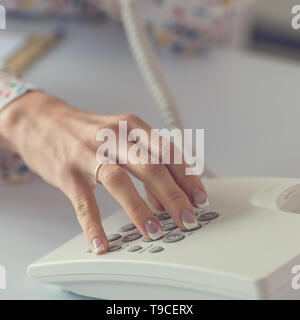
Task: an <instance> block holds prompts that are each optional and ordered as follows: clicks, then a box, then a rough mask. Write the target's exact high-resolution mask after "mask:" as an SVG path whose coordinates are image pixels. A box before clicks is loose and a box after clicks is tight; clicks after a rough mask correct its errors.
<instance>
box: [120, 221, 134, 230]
mask: <svg viewBox="0 0 300 320" xmlns="http://www.w3.org/2000/svg"><path fill="white" fill-rule="evenodd" d="M135 228H136V226H135V225H134V224H133V223H129V224H126V225H125V226H123V227H122V228H120V229H119V232H127V231H131V230H134V229H135Z"/></svg>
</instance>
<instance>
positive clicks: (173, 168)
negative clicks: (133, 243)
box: [0, 91, 206, 254]
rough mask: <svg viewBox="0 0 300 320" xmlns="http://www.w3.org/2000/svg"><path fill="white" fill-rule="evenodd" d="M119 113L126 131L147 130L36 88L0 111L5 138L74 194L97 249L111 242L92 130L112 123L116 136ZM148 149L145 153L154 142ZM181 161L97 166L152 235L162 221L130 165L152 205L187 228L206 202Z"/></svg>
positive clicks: (80, 217) (134, 122)
mask: <svg viewBox="0 0 300 320" xmlns="http://www.w3.org/2000/svg"><path fill="white" fill-rule="evenodd" d="M121 120H127V122H128V123H127V125H128V131H129V130H132V129H134V128H141V129H144V130H146V131H147V132H148V133H149V132H150V130H151V128H150V127H149V126H148V125H147V124H146V123H145V122H143V121H142V120H141V119H139V118H138V117H136V116H133V115H96V114H91V113H87V112H84V111H81V110H78V109H76V108H73V107H71V106H69V105H68V104H66V103H65V102H63V101H61V100H59V99H57V98H54V97H52V96H49V95H47V94H45V93H42V92H39V91H32V92H29V93H27V94H26V95H24V96H22V97H20V98H18V99H17V100H15V101H14V102H12V103H11V104H10V105H9V106H8V107H7V108H5V109H4V110H3V111H2V112H1V113H0V135H1V136H2V138H4V140H5V141H6V144H7V146H8V147H9V148H10V149H12V150H14V151H15V152H17V153H18V154H20V155H21V156H22V158H23V159H24V161H25V163H26V164H27V165H28V167H29V168H31V170H33V171H34V172H36V173H37V174H38V175H40V176H41V177H42V178H43V179H44V180H46V181H47V182H49V183H50V184H52V185H54V186H56V187H58V188H59V189H60V190H62V191H63V192H64V193H65V195H66V196H67V197H68V198H69V199H70V200H71V202H72V204H73V206H74V208H75V211H76V214H77V218H78V221H79V223H80V225H81V227H82V229H83V231H84V234H85V236H86V239H87V241H88V243H89V244H90V247H91V248H92V249H93V251H94V252H95V253H96V254H99V253H104V252H105V251H106V250H107V249H108V241H107V238H106V235H105V232H104V229H103V227H102V224H101V220H100V214H99V209H98V207H97V203H96V200H95V196H94V188H95V186H96V181H95V178H94V170H95V167H96V166H97V160H96V151H97V149H98V148H99V145H100V143H99V142H97V141H96V135H97V132H99V130H101V129H112V130H113V131H114V132H115V133H116V137H118V128H119V121H121ZM131 143H132V144H133V142H131ZM117 144H118V142H117ZM149 145H150V144H149ZM147 152H148V153H149V155H150V153H151V150H148V151H147ZM118 158H119V155H118V154H117V159H118ZM186 167H187V165H186V164H181V165H178V164H176V165H175V164H170V165H163V164H161V163H159V164H155V165H154V164H133V163H131V162H130V161H129V162H128V164H122V165H121V164H118V162H117V163H116V164H110V163H106V164H104V165H102V166H101V168H100V169H99V171H98V176H97V180H98V181H100V182H101V183H102V184H103V186H104V187H105V188H106V189H107V190H108V191H109V192H110V194H111V195H112V196H113V197H114V198H115V199H116V200H117V201H118V202H119V203H120V204H121V206H122V207H123V208H124V210H125V211H126V212H127V214H128V216H129V217H130V218H131V220H132V221H133V223H134V224H135V225H136V226H137V228H138V229H139V230H140V232H141V233H142V234H143V235H144V236H145V237H146V238H148V239H149V238H150V239H153V240H156V239H158V238H159V237H161V235H162V231H161V225H160V223H159V221H158V220H157V218H156V217H155V216H154V215H153V213H152V212H151V210H150V209H149V207H148V206H147V205H146V203H145V202H144V200H143V199H142V198H141V197H140V195H139V194H138V192H137V190H136V189H135V187H134V185H133V183H132V181H131V179H130V177H129V175H128V173H127V172H129V173H131V174H132V175H134V176H135V177H137V178H138V179H140V180H141V181H142V182H143V183H144V185H145V188H146V190H147V194H148V197H149V200H150V201H151V203H152V204H153V206H154V207H156V208H157V209H159V210H166V211H167V212H168V213H169V214H170V216H172V218H173V219H174V221H175V222H176V224H177V225H178V226H179V227H180V228H181V229H186V228H191V227H192V226H193V225H195V223H196V217H195V213H194V210H193V206H197V204H202V203H204V202H206V192H205V189H204V187H203V185H202V183H201V181H200V179H199V178H198V177H197V176H195V175H193V176H187V175H186V174H185V169H186Z"/></svg>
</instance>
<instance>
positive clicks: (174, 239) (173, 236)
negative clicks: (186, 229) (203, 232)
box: [163, 233, 185, 243]
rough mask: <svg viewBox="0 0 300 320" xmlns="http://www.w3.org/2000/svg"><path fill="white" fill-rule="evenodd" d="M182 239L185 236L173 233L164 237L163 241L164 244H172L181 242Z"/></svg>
mask: <svg viewBox="0 0 300 320" xmlns="http://www.w3.org/2000/svg"><path fill="white" fill-rule="evenodd" d="M184 238H185V236H184V235H183V234H181V233H173V234H170V235H168V236H166V237H165V238H164V240H163V241H164V242H165V243H173V242H178V241H180V240H183V239H184Z"/></svg>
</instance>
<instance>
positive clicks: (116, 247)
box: [108, 245, 121, 252]
mask: <svg viewBox="0 0 300 320" xmlns="http://www.w3.org/2000/svg"><path fill="white" fill-rule="evenodd" d="M119 249H121V247H120V246H117V245H116V246H111V247H109V248H108V251H109V252H114V251H117V250H119Z"/></svg>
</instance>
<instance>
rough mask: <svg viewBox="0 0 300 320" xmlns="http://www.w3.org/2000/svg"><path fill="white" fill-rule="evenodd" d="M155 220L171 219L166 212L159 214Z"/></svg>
mask: <svg viewBox="0 0 300 320" xmlns="http://www.w3.org/2000/svg"><path fill="white" fill-rule="evenodd" d="M157 218H158V220H159V221H162V220H167V219H170V218H171V217H170V215H169V214H168V213H167V212H165V213H161V214H160V215H159V216H158V217H157Z"/></svg>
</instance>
